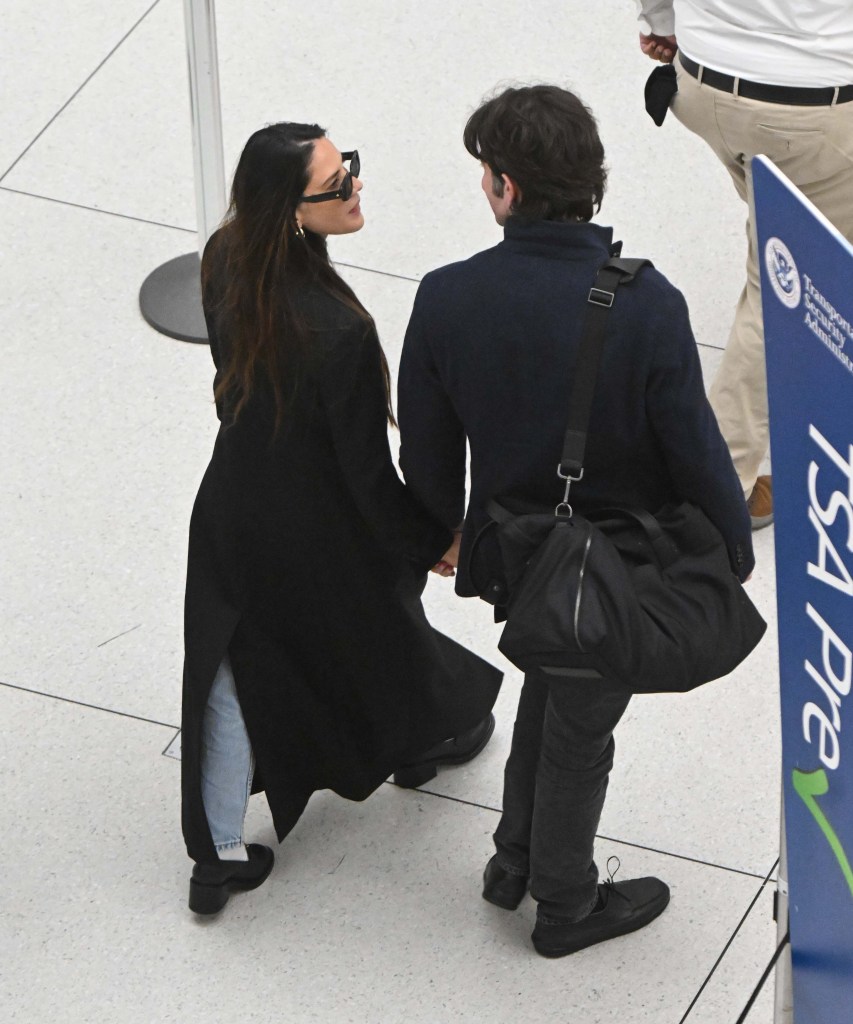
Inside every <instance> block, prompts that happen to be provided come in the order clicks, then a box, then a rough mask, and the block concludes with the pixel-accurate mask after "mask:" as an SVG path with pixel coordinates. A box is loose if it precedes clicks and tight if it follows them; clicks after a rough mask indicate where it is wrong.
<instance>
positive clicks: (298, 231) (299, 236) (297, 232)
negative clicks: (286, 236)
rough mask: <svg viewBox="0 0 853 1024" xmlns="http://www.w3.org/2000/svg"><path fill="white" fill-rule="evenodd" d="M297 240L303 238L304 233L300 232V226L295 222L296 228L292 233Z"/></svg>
mask: <svg viewBox="0 0 853 1024" xmlns="http://www.w3.org/2000/svg"><path fill="white" fill-rule="evenodd" d="M293 233H294V234H295V235H296V237H297V238H305V232H304V231H303V230H302V225H301V224H300V223H299V221H297V222H296V227H295V229H294V232H293Z"/></svg>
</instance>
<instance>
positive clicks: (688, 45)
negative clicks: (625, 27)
mask: <svg viewBox="0 0 853 1024" xmlns="http://www.w3.org/2000/svg"><path fill="white" fill-rule="evenodd" d="M636 2H637V6H638V8H639V10H640V15H639V21H640V28H641V31H642V32H644V33H645V34H647V35H648V34H649V33H653V34H655V35H660V36H671V35H674V36H675V37H676V39H677V40H678V48H679V50H681V51H682V53H684V55H685V56H687V57H690V58H691V59H692V60H694V61H696V63H697V64H704V65H705V66H706V67H709V68H713V69H714V70H715V71H722V72H724V73H725V74H728V75H734V76H735V77H739V78H747V79H749V80H750V81H752V82H765V83H767V84H770V85H789V86H805V87H810V88H818V87H820V86H827V85H831V86H836V85H848V84H853V0H636Z"/></svg>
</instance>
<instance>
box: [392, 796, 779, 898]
mask: <svg viewBox="0 0 853 1024" xmlns="http://www.w3.org/2000/svg"><path fill="white" fill-rule="evenodd" d="M385 785H389V786H390V785H394V783H392V782H390V781H388V782H386V783H385ZM417 792H418V793H421V794H422V795H424V796H434V797H438V798H439V799H440V800H450V801H451V802H452V803H457V804H464V805H465V806H466V807H476V808H477V809H478V810H481V811H493V812H494V813H495V814H500V813H501V809H500V807H492V806H491V804H481V803H478V802H477V801H476V800H463V799H462V797H458V796H449V795H448V794H447V793H436V792H435V791H434V790H431V789H423V788H419V789H418V790H417ZM595 838H596V839H599V840H603V841H604V842H607V843H619V844H620V845H621V846H630V847H632V848H633V849H635V850H645V851H647V852H648V853H657V854H660V855H661V856H662V857H672V858H674V859H675V860H684V861H687V862H688V863H690V864H698V865H699V866H700V867H705V868H715V869H716V870H717V871H725V872H727V873H729V874H732V875H740V876H742V877H743V878H756V879H759V880H761V882H762V884H764V882H765V881H766V879H767V878H768V877H769V875H761V874H759V873H758V872H756V871H746V870H745V869H744V868H734V867H730V866H729V865H728V864H717V863H715V862H714V861H710V860H702V858H701V857H688V856H687V854H684V853H675V852H674V851H672V850H662V849H660V848H659V847H656V846H646V845H644V844H643V843H632V842H631V841H630V840H629V839H619V838H617V837H616V836H606V835H603V834H602V833H596V836H595ZM775 866H776V865H775V864H774V866H773V867H774V868H775ZM772 872H773V868H771V869H770V874H772Z"/></svg>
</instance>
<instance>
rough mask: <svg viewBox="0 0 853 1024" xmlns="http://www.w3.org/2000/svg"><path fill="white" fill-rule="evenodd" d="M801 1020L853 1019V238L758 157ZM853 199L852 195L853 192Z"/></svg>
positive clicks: (829, 1023)
mask: <svg viewBox="0 0 853 1024" xmlns="http://www.w3.org/2000/svg"><path fill="white" fill-rule="evenodd" d="M752 171H753V187H754V198H755V221H756V228H757V240H758V259H759V264H760V267H761V293H762V307H763V311H764V340H765V350H766V357H767V381H768V390H769V398H770V441H771V450H772V457H773V492H774V507H775V530H776V537H775V541H776V580H777V606H778V612H779V674H780V683H781V703H782V768H783V776H784V786H785V810H786V823H787V848H788V881H789V905H790V920H791V952H792V966H793V994H794V1019H795V1022H796V1024H850V1022H851V1021H853V866H851V865H853V698H851V697H850V689H851V682H853V247H852V246H851V245H850V244H849V243H848V242H846V241H845V240H844V238H843V237H842V236H841V235H840V234H839V233H838V232H837V231H836V230H835V228H834V227H832V225H831V224H830V223H829V222H828V221H827V220H826V219H825V218H824V217H823V216H822V215H821V214H820V213H819V212H818V211H817V210H816V209H815V207H813V206H812V205H811V204H810V203H809V202H808V200H806V199H805V197H804V196H803V195H802V194H801V193H800V192H799V191H798V190H797V189H796V188H795V186H794V185H792V184H791V182H789V181H788V179H787V178H785V176H784V175H783V174H781V173H780V172H779V171H778V170H777V169H776V168H775V167H774V165H773V164H772V163H770V161H768V160H766V159H765V158H763V157H756V159H755V160H753V164H752ZM851 202H853V197H851Z"/></svg>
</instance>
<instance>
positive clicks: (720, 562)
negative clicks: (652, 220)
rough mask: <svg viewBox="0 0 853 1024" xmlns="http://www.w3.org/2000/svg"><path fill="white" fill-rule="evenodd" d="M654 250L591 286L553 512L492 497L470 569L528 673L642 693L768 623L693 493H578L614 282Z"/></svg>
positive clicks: (744, 646) (692, 674)
mask: <svg viewBox="0 0 853 1024" xmlns="http://www.w3.org/2000/svg"><path fill="white" fill-rule="evenodd" d="M646 262H647V261H645V260H620V259H611V260H609V261H608V262H607V263H606V264H605V265H604V266H603V267H602V269H601V271H600V272H599V275H598V278H597V279H596V282H595V287H593V288H592V289H591V290H590V293H589V304H590V305H589V307H588V312H587V318H586V322H585V326H584V334H583V337H582V340H581V345H580V350H579V354H578V360H577V365H576V367H575V373H574V384H573V387H572V395H571V401H570V406H569V408H570V413H569V424H568V427H567V429H566V435H565V440H564V446H563V455H562V458H561V460H560V465H559V467H558V475H559V476H560V477H561V479H562V480H564V481H565V493H564V495H563V501H562V502H560V504H559V505H558V506H557V507H556V509H555V510H553V511H550V510H549V511H540V510H534V511H531V510H530V509H521V508H519V507H518V506H517V505H516V506H515V507H507V504H506V503H504V504H501V503H499V502H497V501H493V502H490V503H489V505H488V507H487V511H488V514H489V517H490V519H489V522H488V523H487V524H486V526H485V527H483V529H481V530H480V532H479V534H478V535H477V537H476V538H475V540H474V543H473V544H472V546H471V549H470V555H469V559H470V560H469V566H468V568H469V574H470V578H471V580H472V582H473V584H474V587H475V589H476V590H477V592H478V593H479V594H480V596H481V597H482V598H483V599H484V600H486V601H488V602H489V603H491V604H494V605H496V606H497V608H498V609H499V611H498V614H497V615H496V618H498V619H499V620H500V619H502V618H506V620H507V621H506V625H505V627H504V630H503V634H502V636H501V639H500V642H499V644H498V647H499V649H500V650H501V652H502V653H503V654H504V655H506V657H507V658H509V660H510V661H511V662H512V663H513V664H514V665H516V666H518V668H520V669H522V670H523V671H525V672H535V671H541V672H544V673H545V674H546V675H549V676H556V677H563V678H565V679H566V681H567V682H571V680H575V681H581V680H591V679H596V678H600V677H606V678H608V679H612V680H615V681H617V682H619V683H621V684H622V685H624V686H626V687H627V688H628V689H630V690H631V691H632V692H634V693H653V692H659V691H676V692H679V691H686V690H691V689H693V688H694V687H696V686H699V685H701V684H702V683H706V682H710V681H711V680H712V679H717V678H719V677H720V676H724V675H727V674H728V673H729V672H731V671H732V670H733V669H734V668H736V667H737V665H739V664H740V663H741V661H743V660H744V658H746V657H747V655H748V654H749V653H750V652H751V651H752V650H753V649H754V648H755V646H756V645H757V644H758V642H759V640H760V639H761V637H762V636H763V635H764V632H765V630H766V628H767V626H766V623H765V622H764V620H763V619H762V618H761V616H760V615H759V613H758V611H757V609H756V608H755V606H754V605H753V603H752V601H750V599H749V597H748V596H747V594H746V592H745V591H744V589H743V586H742V585H741V583H740V580H739V579H738V578H737V576H736V575H735V574H734V573H733V572H732V569H731V565H730V562H729V556H728V552H727V550H726V546H725V542H724V541H723V538H722V536H721V534H720V532H719V530H718V529H717V528H716V527H715V526H714V525H713V523H711V521H710V520H709V519H708V517H707V516H706V515H705V513H704V512H703V511H702V510H701V509H700V508H698V507H697V506H695V505H693V504H690V503H689V502H684V503H682V504H679V505H670V506H665V507H664V508H662V509H660V510H659V511H658V512H656V513H655V514H654V515H652V514H651V513H650V512H648V511H646V510H645V509H640V508H611V509H602V510H598V511H596V512H594V513H589V512H588V513H587V514H586V515H585V516H582V515H578V514H576V513H574V511H573V510H572V507H571V505H570V504H569V492H570V487H571V484H572V482H573V481H577V480H580V479H581V477H582V476H583V456H584V451H585V448H586V431H587V425H588V422H589V412H590V408H591V405H592V395H593V391H594V387H595V380H596V377H597V374H598V365H599V362H600V358H601V352H602V349H603V346H604V340H605V325H606V319H607V312H608V310H609V309H610V307H611V306H612V305H613V301H614V298H615V294H616V289H617V286H618V285H619V283H620V282H621V281H630V280H632V279H633V277H634V275H635V274H636V273H637V271H638V270H639V269H640V267H641V266H642V265H643V264H644V263H646Z"/></svg>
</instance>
